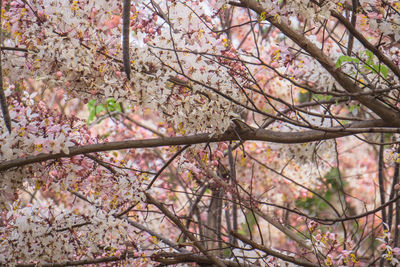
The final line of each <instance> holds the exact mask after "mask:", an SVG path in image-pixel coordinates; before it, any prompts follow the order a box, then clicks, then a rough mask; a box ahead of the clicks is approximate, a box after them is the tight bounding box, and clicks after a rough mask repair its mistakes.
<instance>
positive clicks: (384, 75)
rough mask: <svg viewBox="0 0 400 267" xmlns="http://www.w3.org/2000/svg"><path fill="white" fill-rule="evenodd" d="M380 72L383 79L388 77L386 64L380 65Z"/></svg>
mask: <svg viewBox="0 0 400 267" xmlns="http://www.w3.org/2000/svg"><path fill="white" fill-rule="evenodd" d="M381 73H382V75H383V77H385V79H386V78H387V77H388V74H389V68H388V67H386V66H381Z"/></svg>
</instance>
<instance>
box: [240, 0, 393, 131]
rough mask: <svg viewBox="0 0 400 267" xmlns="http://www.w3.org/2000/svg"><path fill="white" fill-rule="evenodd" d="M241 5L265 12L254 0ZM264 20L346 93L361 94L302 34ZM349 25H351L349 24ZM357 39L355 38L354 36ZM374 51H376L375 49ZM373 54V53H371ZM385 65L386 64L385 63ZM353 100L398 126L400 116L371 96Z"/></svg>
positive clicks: (280, 23) (358, 88)
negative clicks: (307, 56)
mask: <svg viewBox="0 0 400 267" xmlns="http://www.w3.org/2000/svg"><path fill="white" fill-rule="evenodd" d="M241 5H242V6H243V7H247V8H249V9H251V10H253V11H254V12H256V13H257V14H259V15H261V14H262V13H263V12H266V11H265V10H264V8H263V7H262V6H261V5H260V4H259V3H258V2H257V1H255V0H241ZM266 19H267V20H268V21H269V22H270V23H271V24H272V25H274V26H275V27H276V28H278V29H279V30H280V31H281V32H282V33H283V34H285V35H286V36H287V37H289V38H290V39H291V40H292V41H293V42H295V43H296V44H297V45H298V46H300V47H301V48H302V49H304V50H305V51H307V52H308V53H309V54H310V55H311V56H312V57H313V58H314V59H316V60H317V61H318V62H319V63H320V64H321V65H322V66H323V67H324V68H325V69H326V70H327V71H328V72H329V73H330V74H331V75H332V77H333V78H334V79H335V80H336V82H337V83H338V84H340V85H341V86H342V87H343V88H344V89H345V90H346V91H347V92H349V93H352V94H358V93H360V92H362V90H361V88H360V87H359V86H358V85H357V84H356V83H354V81H353V80H352V79H350V78H349V77H347V76H346V75H345V74H344V73H342V72H341V71H340V70H339V69H336V67H335V63H334V62H333V61H332V59H331V58H329V57H328V56H327V55H325V54H324V52H323V51H321V49H319V48H318V47H317V46H316V45H314V44H313V43H312V42H311V41H310V40H308V39H307V38H305V37H304V35H303V34H302V33H299V32H297V31H295V30H293V29H292V28H291V27H289V25H287V24H286V23H284V22H279V21H277V20H276V19H275V18H274V17H273V16H267V17H266ZM350 25H351V24H350ZM356 38H357V36H356ZM375 50H376V49H375ZM373 52H374V51H373ZM385 64H386V63H385ZM354 98H355V99H356V100H358V101H360V103H362V104H363V105H365V106H366V107H368V108H369V109H370V110H372V111H373V112H375V113H376V114H377V115H378V116H379V117H381V118H382V119H383V120H385V121H386V122H390V123H393V125H396V126H400V116H399V114H398V113H397V112H395V111H394V110H392V109H390V108H389V107H387V106H385V104H383V103H382V102H380V101H378V100H377V99H376V98H375V97H373V96H371V95H357V96H354Z"/></svg>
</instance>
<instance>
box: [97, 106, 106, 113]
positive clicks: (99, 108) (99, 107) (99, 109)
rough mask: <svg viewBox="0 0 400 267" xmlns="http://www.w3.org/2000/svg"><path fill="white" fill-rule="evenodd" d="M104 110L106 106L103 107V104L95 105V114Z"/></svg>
mask: <svg viewBox="0 0 400 267" xmlns="http://www.w3.org/2000/svg"><path fill="white" fill-rule="evenodd" d="M105 110H106V108H105V107H104V105H103V104H101V105H98V106H96V115H97V114H99V113H100V112H102V111H105Z"/></svg>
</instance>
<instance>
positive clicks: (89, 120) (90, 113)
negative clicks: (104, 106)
mask: <svg viewBox="0 0 400 267" xmlns="http://www.w3.org/2000/svg"><path fill="white" fill-rule="evenodd" d="M95 117H96V110H95V109H94V108H93V109H92V110H91V111H90V112H89V116H88V119H87V121H86V123H87V124H90V123H91V122H92V121H93V120H94V118H95Z"/></svg>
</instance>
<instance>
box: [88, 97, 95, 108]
mask: <svg viewBox="0 0 400 267" xmlns="http://www.w3.org/2000/svg"><path fill="white" fill-rule="evenodd" d="M94 104H96V100H95V99H92V100H90V101H89V103H88V104H87V105H88V108H89V109H90V108H92V107H94Z"/></svg>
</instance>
